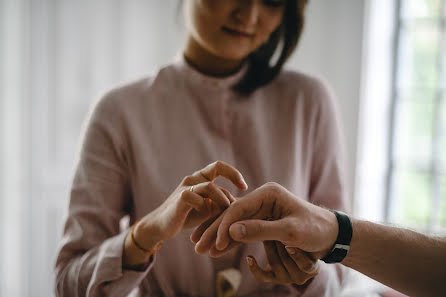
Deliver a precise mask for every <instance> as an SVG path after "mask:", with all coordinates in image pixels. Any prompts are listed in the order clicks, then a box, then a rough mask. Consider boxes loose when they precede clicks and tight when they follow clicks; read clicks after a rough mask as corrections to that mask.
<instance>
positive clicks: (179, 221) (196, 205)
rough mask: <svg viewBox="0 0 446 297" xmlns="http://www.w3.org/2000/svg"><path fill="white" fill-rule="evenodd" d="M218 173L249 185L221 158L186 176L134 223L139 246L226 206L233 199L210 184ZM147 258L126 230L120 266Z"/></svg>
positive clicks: (242, 186) (150, 244)
mask: <svg viewBox="0 0 446 297" xmlns="http://www.w3.org/2000/svg"><path fill="white" fill-rule="evenodd" d="M219 176H222V177H225V178H227V179H228V180H230V181H231V182H232V183H233V184H234V185H235V186H237V187H238V188H239V189H240V190H246V189H247V188H248V186H247V185H246V182H245V181H244V179H243V176H242V175H241V173H240V172H239V171H238V170H237V169H235V168H234V167H232V166H231V165H229V164H227V163H224V162H221V161H217V162H215V163H212V164H209V165H208V166H206V167H205V168H203V169H201V170H198V171H196V172H195V173H194V174H192V175H190V176H186V177H185V178H184V179H183V180H182V181H181V183H180V184H179V185H178V187H177V188H176V189H175V191H173V193H172V194H171V195H170V196H169V197H168V198H167V199H166V200H165V201H164V203H163V204H161V205H160V206H159V207H158V208H156V209H155V210H153V211H152V212H150V213H148V214H147V215H145V216H144V217H143V218H141V219H140V220H139V221H138V222H137V223H136V225H135V226H134V230H133V235H134V239H135V241H136V242H137V243H138V245H139V246H141V247H143V248H144V249H145V250H151V249H152V248H154V247H155V246H156V245H157V244H158V243H159V242H161V241H165V240H169V239H170V238H172V237H174V236H175V235H177V234H178V233H179V232H180V231H182V230H185V229H189V228H192V227H195V226H197V225H199V224H202V223H203V222H205V221H206V220H208V219H210V218H211V217H214V216H216V215H217V214H219V213H221V211H222V210H223V209H225V208H227V207H228V206H229V205H230V203H231V202H233V201H234V198H233V197H232V195H231V194H230V193H229V192H228V191H226V190H225V189H223V188H221V187H219V186H217V185H215V184H214V183H213V181H214V180H215V179H216V178H217V177H219ZM192 186H194V187H193V188H191V187H192ZM149 258H150V256H149V255H147V254H146V253H144V252H143V251H142V250H141V249H139V248H138V247H137V246H135V244H134V243H133V242H132V239H131V235H130V232H129V234H128V235H127V237H126V239H125V242H124V251H123V267H125V268H128V269H132V268H136V267H139V266H141V265H142V264H144V263H146V262H148V261H149Z"/></svg>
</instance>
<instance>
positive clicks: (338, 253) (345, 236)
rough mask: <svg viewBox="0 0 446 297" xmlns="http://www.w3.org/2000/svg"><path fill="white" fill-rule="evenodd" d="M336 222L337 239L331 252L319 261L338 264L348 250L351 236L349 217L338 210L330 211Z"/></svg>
mask: <svg viewBox="0 0 446 297" xmlns="http://www.w3.org/2000/svg"><path fill="white" fill-rule="evenodd" d="M330 211H331V212H333V213H334V214H335V216H336V219H337V220H338V237H337V238H336V242H335V244H334V246H333V248H332V250H331V251H330V252H329V253H328V254H327V255H326V256H325V257H324V258H322V259H321V260H322V261H324V262H325V263H339V262H341V261H342V260H344V258H345V256H347V253H348V251H349V250H350V242H351V240H352V236H353V225H352V221H351V220H350V217H349V216H348V215H346V214H345V213H343V212H341V211H338V210H330Z"/></svg>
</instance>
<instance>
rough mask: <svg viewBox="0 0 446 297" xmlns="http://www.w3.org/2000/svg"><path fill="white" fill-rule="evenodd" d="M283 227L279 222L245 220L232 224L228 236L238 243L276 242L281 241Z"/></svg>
mask: <svg viewBox="0 0 446 297" xmlns="http://www.w3.org/2000/svg"><path fill="white" fill-rule="evenodd" d="M284 232H289V230H284V226H283V223H282V221H281V220H276V221H264V220H246V221H240V222H236V223H234V224H232V225H231V226H230V227H229V234H230V235H231V237H232V239H234V240H236V241H240V242H250V241H266V240H277V241H282V239H283V237H284V235H283V233H284Z"/></svg>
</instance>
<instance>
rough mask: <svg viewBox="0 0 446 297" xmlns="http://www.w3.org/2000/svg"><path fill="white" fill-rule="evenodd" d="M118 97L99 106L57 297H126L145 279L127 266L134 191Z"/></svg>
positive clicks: (77, 186)
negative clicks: (124, 222) (126, 222)
mask: <svg viewBox="0 0 446 297" xmlns="http://www.w3.org/2000/svg"><path fill="white" fill-rule="evenodd" d="M113 99H114V98H113V97H110V98H108V97H105V98H104V99H102V100H101V101H100V102H99V103H98V105H97V106H96V107H95V108H94V110H93V113H92V115H91V117H90V120H89V122H88V126H87V130H86V133H85V134H84V141H83V145H82V148H81V152H80V156H79V162H78V165H77V170H76V173H75V177H74V180H73V184H72V189H71V194H70V203H69V210H68V218H67V220H66V222H65V227H64V231H63V237H62V240H61V243H60V247H59V253H58V255H57V259H56V264H55V273H56V282H55V289H56V296H126V295H128V294H129V293H130V292H131V291H132V290H133V289H134V288H135V287H137V286H138V285H139V284H140V282H141V281H142V280H143V279H144V278H145V277H146V275H147V274H148V272H149V270H150V269H151V268H152V266H153V260H152V262H151V263H150V265H148V267H147V268H146V269H145V270H144V271H140V272H139V271H132V270H126V269H123V268H122V252H123V245H124V240H125V237H126V234H127V233H128V230H126V231H124V232H121V231H120V220H121V219H122V218H123V217H124V216H125V215H127V214H128V209H129V206H130V205H131V191H130V186H129V174H128V168H127V165H126V164H127V160H126V158H125V153H124V150H123V148H122V146H121V145H120V141H122V135H121V133H122V119H121V118H120V116H119V112H118V109H117V108H115V107H114V104H113Z"/></svg>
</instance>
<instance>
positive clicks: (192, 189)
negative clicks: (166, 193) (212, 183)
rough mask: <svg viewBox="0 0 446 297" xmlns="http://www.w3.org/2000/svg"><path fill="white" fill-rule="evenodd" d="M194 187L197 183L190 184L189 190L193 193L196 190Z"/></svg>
mask: <svg viewBox="0 0 446 297" xmlns="http://www.w3.org/2000/svg"><path fill="white" fill-rule="evenodd" d="M194 187H195V185H193V186H190V188H189V191H190V192H192V193H193V192H194Z"/></svg>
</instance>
